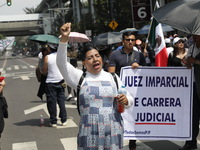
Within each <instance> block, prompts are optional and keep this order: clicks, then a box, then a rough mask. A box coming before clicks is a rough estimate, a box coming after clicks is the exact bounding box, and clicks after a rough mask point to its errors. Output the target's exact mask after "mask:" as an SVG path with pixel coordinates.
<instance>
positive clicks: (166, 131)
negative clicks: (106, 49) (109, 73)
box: [120, 67, 193, 141]
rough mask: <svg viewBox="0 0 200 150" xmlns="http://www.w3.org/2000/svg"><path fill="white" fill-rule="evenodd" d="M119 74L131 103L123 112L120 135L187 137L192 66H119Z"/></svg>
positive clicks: (190, 123)
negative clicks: (130, 97) (121, 132)
mask: <svg viewBox="0 0 200 150" xmlns="http://www.w3.org/2000/svg"><path fill="white" fill-rule="evenodd" d="M120 78H121V80H122V82H123V83H124V84H125V86H126V89H127V90H128V91H129V92H130V93H131V95H132V96H133V99H134V104H133V106H132V107H131V108H130V109H127V110H126V111H125V112H124V113H123V114H122V116H123V119H124V138H126V139H139V140H184V141H185V140H190V139H191V136H192V126H191V125H192V93H193V92H192V90H193V88H192V83H193V70H192V69H187V68H185V67H140V68H138V69H131V67H123V68H122V69H121V74H120Z"/></svg>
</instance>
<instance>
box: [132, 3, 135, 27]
mask: <svg viewBox="0 0 200 150" xmlns="http://www.w3.org/2000/svg"><path fill="white" fill-rule="evenodd" d="M131 15H132V25H133V28H134V27H135V21H134V14H133V0H131Z"/></svg>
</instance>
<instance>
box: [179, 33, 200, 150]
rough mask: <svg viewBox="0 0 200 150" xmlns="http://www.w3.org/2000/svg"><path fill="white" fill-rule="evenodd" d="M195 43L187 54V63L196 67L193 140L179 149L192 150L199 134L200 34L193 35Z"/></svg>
mask: <svg viewBox="0 0 200 150" xmlns="http://www.w3.org/2000/svg"><path fill="white" fill-rule="evenodd" d="M193 42H194V43H193V45H191V46H190V48H189V50H188V54H187V56H186V57H187V63H190V64H191V65H193V67H194V84H193V117H192V140H191V141H186V142H185V145H184V146H183V147H181V148H179V150H192V149H196V148H197V136H198V134H199V119H200V35H193Z"/></svg>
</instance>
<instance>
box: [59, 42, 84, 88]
mask: <svg viewBox="0 0 200 150" xmlns="http://www.w3.org/2000/svg"><path fill="white" fill-rule="evenodd" d="M56 63H57V66H58V68H59V70H60V72H61V74H62V76H63V77H64V79H65V81H66V83H67V84H68V85H69V86H70V87H72V88H73V89H76V88H77V85H78V82H79V79H80V77H81V75H82V74H83V71H82V70H80V69H77V68H74V66H72V65H71V64H70V63H69V62H68V61H67V43H61V42H60V43H59V46H58V52H57V60H56Z"/></svg>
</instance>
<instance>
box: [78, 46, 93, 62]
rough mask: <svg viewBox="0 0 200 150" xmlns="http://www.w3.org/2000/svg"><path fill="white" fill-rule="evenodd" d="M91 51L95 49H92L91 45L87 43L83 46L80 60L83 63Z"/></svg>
mask: <svg viewBox="0 0 200 150" xmlns="http://www.w3.org/2000/svg"><path fill="white" fill-rule="evenodd" d="M92 49H96V50H97V48H95V47H93V45H92V43H87V44H85V46H84V47H83V49H82V50H81V60H82V61H84V60H85V58H86V53H87V52H88V51H90V50H92Z"/></svg>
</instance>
